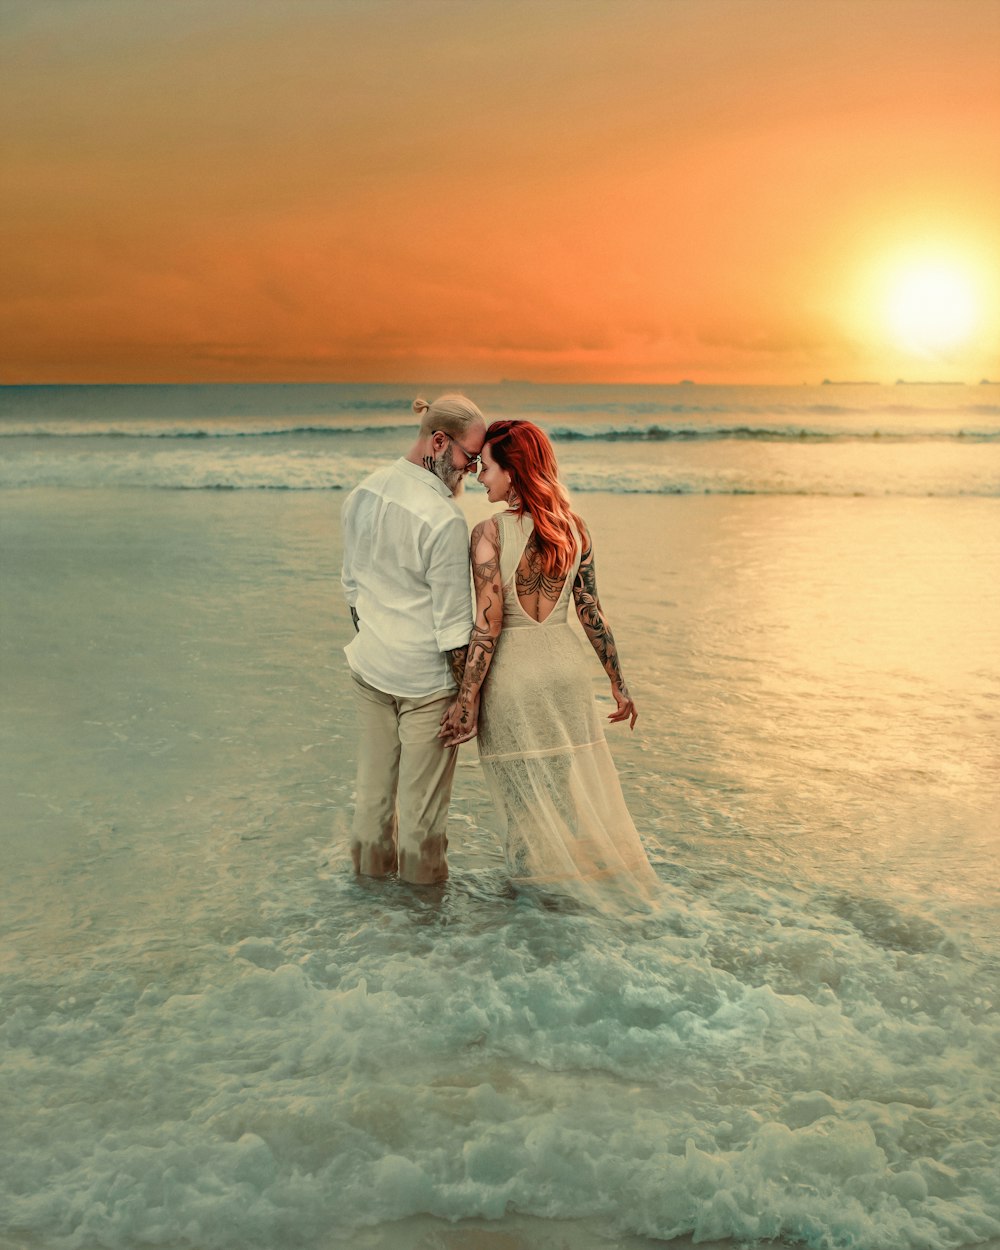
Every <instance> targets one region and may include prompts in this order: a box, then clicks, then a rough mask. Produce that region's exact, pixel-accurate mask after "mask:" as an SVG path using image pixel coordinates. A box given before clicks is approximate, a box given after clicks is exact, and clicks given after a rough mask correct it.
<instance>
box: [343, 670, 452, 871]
mask: <svg viewBox="0 0 1000 1250" xmlns="http://www.w3.org/2000/svg"><path fill="white" fill-rule="evenodd" d="M351 676H352V677H353V679H354V680H353V686H354V697H355V705H356V709H357V716H358V719H357V727H356V728H357V734H358V777H357V796H356V800H355V806H354V826H353V831H352V837H351V858H352V859H353V860H354V869H355V872H359V873H363V874H364V875H365V876H369V877H384V876H385V875H386V874H387V873H390V872H394V871H397V870H398V872H399V875H400V877H402V879H403V880H404V881H412V882H414V883H415V884H418V885H430V884H433V883H434V882H438V881H446V880H447V879H448V861H447V858H446V852H447V850H448V838H447V836H446V834H445V826H446V824H447V821H448V804H449V802H450V801H451V786H452V782H453V780H454V777H455V763H456V760H457V757H458V747H446V746H444V744H443V743H442V742H441V739H440V738H439V737H438V731H439V730H440V728H441V717H442V716H443V715H444V712H445V709H446V708H447V707H448V705H449V704H450V703H451V701H452V700H453V699H454V697H455V696H454V693H453V692H450V691H447V690H444V691H438V692H437V693H436V694H431V695H424V696H423V697H422V698H418V699H410V698H404V697H402V696H399V695H391V694H384V693H383V692H382V691H381V690H376V689H375V688H374V687H373V686H369V685H368V683H367V682H365V681H362V679H361V678H360V677H359V676H358V675H357V673H352V674H351Z"/></svg>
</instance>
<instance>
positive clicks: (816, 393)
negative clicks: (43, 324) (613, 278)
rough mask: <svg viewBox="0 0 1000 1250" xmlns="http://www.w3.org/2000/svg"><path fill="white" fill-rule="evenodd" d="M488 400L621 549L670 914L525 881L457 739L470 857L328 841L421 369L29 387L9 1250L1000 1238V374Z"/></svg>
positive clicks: (643, 813)
mask: <svg viewBox="0 0 1000 1250" xmlns="http://www.w3.org/2000/svg"><path fill="white" fill-rule="evenodd" d="M428 389H430V388H428ZM469 389H470V392H471V393H472V394H473V396H474V397H475V398H476V399H477V400H478V401H479V402H480V403H481V404H482V406H483V407H484V409H485V410H486V411H487V413H488V415H489V416H491V417H493V416H500V415H503V416H528V417H531V418H532V419H535V420H538V421H540V423H542V424H543V425H545V426H546V427H547V428H548V429H549V430H550V432H552V433H553V436H554V438H555V440H556V448H557V453H558V455H559V458H560V462H561V463H562V465H563V466H564V470H565V475H566V477H567V479H568V481H569V483H570V485H571V487H572V488H573V491H574V496H575V500H576V504H577V506H578V508H579V509H580V511H581V512H582V513H583V514H584V516H585V517H586V519H587V520H588V522H589V524H590V526H591V529H592V530H593V532H594V537H595V545H596V551H597V569H598V582H599V586H600V590H601V594H602V598H603V600H604V603H605V607H606V609H607V611H608V614H609V616H610V618H611V621H612V623H613V626H614V628H615V631H616V635H617V638H618V642H619V646H620V650H621V652H622V655H623V660H624V663H625V669H626V674H627V676H628V678H629V681H630V685H631V686H632V689H633V693H634V694H635V696H636V700H637V703H638V705H639V709H640V720H639V722H638V725H637V727H636V730H635V733H634V734H629V733H628V731H627V730H624V729H622V727H620V726H616V727H612V728H611V729H610V730H609V738H610V741H611V744H612V750H613V752H614V756H615V760H616V762H617V764H618V767H619V770H620V773H621V778H622V785H623V789H624V791H625V794H626V798H627V800H628V802H629V804H630V807H631V809H632V812H633V815H634V817H635V822H636V825H637V827H638V828H639V829H640V831H641V833H642V836H643V839H644V841H645V844H646V846H647V850H648V852H649V854H650V857H651V859H652V860H653V862H654V864H655V866H656V870H657V873H658V875H659V876H660V878H661V881H662V887H663V906H662V909H661V910H660V911H659V912H658V913H657V914H655V915H653V916H649V917H640V918H637V919H634V920H632V921H624V920H617V921H614V920H609V919H607V918H605V917H600V916H596V915H591V914H589V913H587V912H586V911H583V910H581V909H580V908H578V907H572V906H569V905H568V904H565V903H563V902H561V901H560V900H559V899H558V897H557V896H533V895H530V894H523V893H515V892H513V891H512V890H511V889H510V887H509V884H508V882H507V880H506V878H505V875H504V872H503V860H502V855H501V852H500V847H499V840H498V835H499V830H498V827H497V823H496V819H495V817H494V814H493V812H492V809H491V806H490V803H489V800H488V797H487V795H486V793H485V789H484V786H483V782H482V777H481V774H480V772H479V768H478V764H477V762H476V756H475V751H474V749H473V748H472V747H464V748H462V752H461V754H460V764H459V770H458V777H457V782H456V787H455V795H454V802H453V805H452V816H451V824H450V837H451V850H450V860H451V866H452V877H451V881H450V882H449V884H448V885H447V886H446V887H445V888H444V889H441V890H426V889H417V888H410V887H406V886H404V885H401V884H399V883H397V882H389V883H372V882H366V881H357V880H355V879H354V877H353V875H352V874H351V873H350V871H349V870H348V867H347V863H346V856H345V847H346V834H347V829H348V825H349V819H350V810H351V803H352V792H353V760H354V755H353V741H352V734H353V721H352V709H351V704H350V697H349V685H348V682H347V679H346V672H345V666H344V662H343V659H342V656H341V652H340V649H341V647H342V646H343V645H344V643H345V642H346V641H347V639H348V637H349V631H350V621H349V618H348V617H347V614H346V611H345V610H344V607H343V604H342V602H341V600H340V595H339V587H338V571H339V559H340V528H339V509H340V504H341V502H342V500H343V498H344V489H345V488H347V487H349V486H350V485H353V483H354V482H355V481H356V480H357V479H358V478H360V477H361V476H362V475H363V473H364V472H366V471H367V470H369V469H370V468H371V467H372V466H373V465H375V464H377V463H380V462H384V461H385V460H387V459H390V458H392V457H393V456H395V455H398V454H400V453H401V452H403V451H405V450H406V447H407V446H408V444H409V440H410V437H411V432H412V431H411V428H410V422H411V418H410V414H409V409H408V404H409V401H410V399H412V397H413V394H415V393H416V391H415V390H414V391H413V392H412V393H411V388H401V387H338V386H331V387H316V386H310V387H190V388H187V387H183V388H167V387H162V388H161V387H150V388H132V387H115V388H103V387H96V388H7V389H6V390H5V391H0V405H2V409H3V415H2V418H0V436H2V437H0V460H2V463H0V540H2V541H0V577H2V593H3V599H2V619H0V665H2V679H3V708H2V722H0V731H2V735H3V737H2V744H3V764H2V775H0V783H2V790H3V793H2V794H0V820H2V822H3V835H2V844H0V845H2V853H3V866H4V868H3V874H2V881H0V902H2V906H0V926H2V933H3V944H2V953H0V1046H2V1050H0V1057H2V1063H0V1082H2V1098H0V1244H3V1245H4V1246H5V1247H22V1246H23V1247H46V1248H47V1247H60V1248H62V1247H65V1248H67V1250H69V1248H73V1250H90V1248H91V1247H114V1248H117V1250H135V1248H137V1247H143V1246H161V1247H194V1248H197V1250H207V1248H208V1247H218V1248H219V1250H229V1248H234V1250H235V1248H237V1247H240V1248H242V1247H270V1248H273V1250H283V1248H285V1247H299V1246H301V1247H316V1248H317V1250H320V1248H326V1247H339V1246H352V1247H353V1246H361V1247H370V1248H372V1250H375V1248H381V1247H390V1246H392V1247H403V1246H406V1247H422V1248H425V1250H431V1248H442V1247H447V1248H448V1250H459V1248H460V1247H463V1248H466V1250H473V1248H475V1250H480V1248H486V1250H490V1248H493V1247H495V1248H496V1250H501V1247H502V1248H503V1250H510V1248H511V1247H516V1246H532V1247H536V1246H537V1247H543V1246H544V1247H554V1246H567V1247H573V1250H578V1248H581V1250H582V1248H583V1247H588V1248H589V1247H591V1246H593V1245H598V1244H602V1245H608V1244H610V1245H619V1246H629V1247H633V1246H640V1245H646V1244H652V1240H650V1239H656V1240H660V1241H664V1240H666V1241H669V1240H672V1239H683V1238H687V1237H694V1238H696V1239H697V1240H699V1241H701V1242H705V1241H711V1242H726V1241H730V1240H731V1241H734V1242H737V1243H752V1242H754V1241H759V1242H767V1241H771V1240H775V1239H776V1240H779V1241H784V1242H789V1243H801V1244H805V1245H808V1246H812V1247H817V1248H820V1247H829V1248H831V1250H832V1248H838V1250H839V1248H846V1247H857V1248H861V1250H867V1248H871V1250H901V1248H904V1247H914V1248H915V1247H926V1248H927V1250H937V1248H944V1247H960V1246H971V1245H974V1244H989V1243H990V1242H991V1241H993V1240H994V1239H997V1238H1000V1182H998V1172H1000V1169H998V1154H1000V1151H998V1142H1000V1109H998V1090H1000V1064H998V1058H1000V1048H998V1041H1000V998H998V994H1000V976H998V972H1000V940H998V938H997V936H996V915H997V905H998V903H1000V897H998V894H1000V889H998V881H1000V873H998V868H1000V864H998V852H997V836H996V835H997V818H996V815H995V808H996V800H997V763H998V753H997V743H998V727H1000V724H998V722H1000V526H998V524H997V521H998V513H997V507H998V505H997V497H998V495H1000V395H998V391H997V388H994V387H964V388H958V387H956V388H937V387H927V388H924V387H920V388H916V387H887V388H878V387H876V388H860V387H859V388H851V389H849V390H847V389H844V388H839V387H822V388H820V387H817V388H788V389H781V390H779V389H776V388H770V389H766V388H707V387H641V388H640V387H628V388H603V387H601V388H593V387H577V388H569V387H567V388H560V387H531V386H528V385H527V384H506V385H503V386H497V387H480V388H471V387H470V388H469ZM209 488H224V489H209ZM264 488H271V489H264ZM462 506H463V508H464V509H465V511H466V513H467V515H468V517H469V520H470V521H473V520H477V519H479V518H480V517H482V516H484V515H486V514H487V512H488V511H489V507H488V505H487V504H486V502H485V498H484V495H483V493H482V491H481V490H480V489H479V488H478V487H477V486H476V485H475V484H473V483H470V484H469V486H468V487H467V490H466V493H465V495H464V496H463V500H462ZM594 690H595V696H596V697H598V698H599V699H600V700H602V701H603V703H604V704H605V705H606V706H610V705H609V704H608V699H607V691H606V683H605V682H604V681H603V680H602V676H601V671H600V669H599V667H598V665H597V663H596V660H595V662H594Z"/></svg>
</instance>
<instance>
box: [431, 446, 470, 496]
mask: <svg viewBox="0 0 1000 1250" xmlns="http://www.w3.org/2000/svg"><path fill="white" fill-rule="evenodd" d="M434 476H435V477H439V478H440V479H441V481H442V482H444V484H445V486H447V487H448V489H449V490H450V491H451V493H452V494H453V495H460V494H461V493H462V488H463V487H464V486H465V473H464V472H463V471H462V470H461V469H456V468H455V464H454V461H453V460H452V457H451V444H449V445H448V446H447V447H446V448H444V450H443V451H441V452H439V453H438V454H437V455H436V456H435V457H434Z"/></svg>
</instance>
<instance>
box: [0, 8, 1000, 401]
mask: <svg viewBox="0 0 1000 1250" xmlns="http://www.w3.org/2000/svg"><path fill="white" fill-rule="evenodd" d="M998 65H1000V0H932V2H920V0H600V2H597V3H595V2H593V0H351V2H347V0H255V2H253V3H251V2H250V0H169V3H167V2H160V3H157V2H156V0H86V2H84V0H0V112H2V126H0V168H2V187H0V221H2V231H3V253H2V257H0V296H2V308H0V379H2V380H3V381H5V382H25V381H173V380H177V381H187V380H251V381H253V380H308V381H313V380H316V381H318V380H359V381H363V380H372V381H376V380H386V381H402V380H406V381H420V380H428V381H430V380H433V381H454V382H475V381H489V380H494V379H499V378H501V377H516V378H531V379H537V380H542V381H548V380H552V381H556V380H565V381H574V380H578V381H650V382H655V381H675V380H678V379H680V378H693V379H695V380H697V381H706V382H707V381H718V382H727V381H732V382H736V381H748V382H803V381H812V382H815V381H819V380H820V379H821V378H823V377H824V376H830V377H836V378H862V377H866V378H877V379H881V380H883V381H892V380H894V379H895V377H897V376H906V377H908V378H914V379H916V378H920V377H925V378H935V379H937V378H939V377H949V378H958V379H964V380H966V381H978V379H979V377H981V376H983V375H990V376H993V377H996V376H997V375H998V374H1000V207H998V206H1000V73H998V71H997V66H998ZM897 253H900V254H901V255H903V254H905V256H908V257H910V260H909V261H906V262H905V263H914V261H913V258H914V257H915V258H918V259H919V258H922V257H936V256H938V255H945V256H946V257H948V258H949V259H948V262H947V263H949V264H951V263H958V264H960V265H962V266H964V270H963V272H966V273H967V274H969V275H971V277H969V278H968V279H967V281H968V282H969V283H971V286H970V290H971V291H972V294H973V295H974V297H975V307H976V314H975V318H974V327H973V329H972V331H971V332H970V334H969V335H968V336H967V337H966V338H965V339H964V340H963V342H962V343H960V344H952V345H950V346H947V347H940V346H934V347H931V348H928V347H927V346H926V345H923V346H922V347H921V348H920V349H919V350H914V349H913V347H912V345H910V346H904V345H901V344H899V343H898V342H897V341H894V340H892V339H891V337H890V334H889V331H888V328H887V326H886V324H885V317H884V315H883V313H882V301H883V291H882V287H881V286H880V285H879V283H880V282H882V283H883V285H884V281H885V279H884V275H883V276H881V277H880V274H882V271H883V270H886V269H887V267H891V266H890V262H891V261H892V259H893V257H895V256H896V254H897ZM901 263H903V262H901Z"/></svg>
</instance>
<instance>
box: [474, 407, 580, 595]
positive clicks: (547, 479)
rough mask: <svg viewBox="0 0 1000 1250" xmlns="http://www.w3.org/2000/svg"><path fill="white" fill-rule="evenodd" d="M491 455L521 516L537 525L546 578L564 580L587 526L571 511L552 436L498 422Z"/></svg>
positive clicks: (491, 432)
mask: <svg viewBox="0 0 1000 1250" xmlns="http://www.w3.org/2000/svg"><path fill="white" fill-rule="evenodd" d="M486 442H487V443H488V444H489V448H490V453H491V454H492V456H493V459H494V460H495V461H496V462H497V464H498V465H499V466H500V468H501V469H506V470H507V472H508V473H509V474H510V481H511V485H512V486H513V488H514V493H515V494H516V495H517V499H516V501H515V502H514V503H512V504H511V507H512V508H513V510H514V511H515V512H516V513H517V515H518V516H522V515H523V514H524V513H527V514H528V515H529V516H530V517H531V519H532V520H533V521H534V523H535V541H536V543H537V544H538V554H539V555H540V556H541V560H542V570H543V572H544V573H545V576H546V577H565V576H566V574H567V573H568V572H569V570H570V568H571V567H572V565H573V561H574V560H575V559H576V541H577V540H576V536H577V533H579V534H580V535H581V538H582V535H583V522H582V521H581V520H580V518H579V517H578V516H577V515H576V513H575V512H574V511H573V509H572V508H571V507H570V506H569V496H568V495H567V493H566V488H565V486H563V484H562V482H560V481H559V466H558V465H557V464H556V454H555V452H554V451H553V450H552V444H551V442H549V436H548V435H547V434H546V433H545V431H544V430H540V429H539V428H538V426H537V425H532V423H531V422H530V421H494V422H493V424H492V425H491V426H490V427H489V429H488V430H487V431H486Z"/></svg>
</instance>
